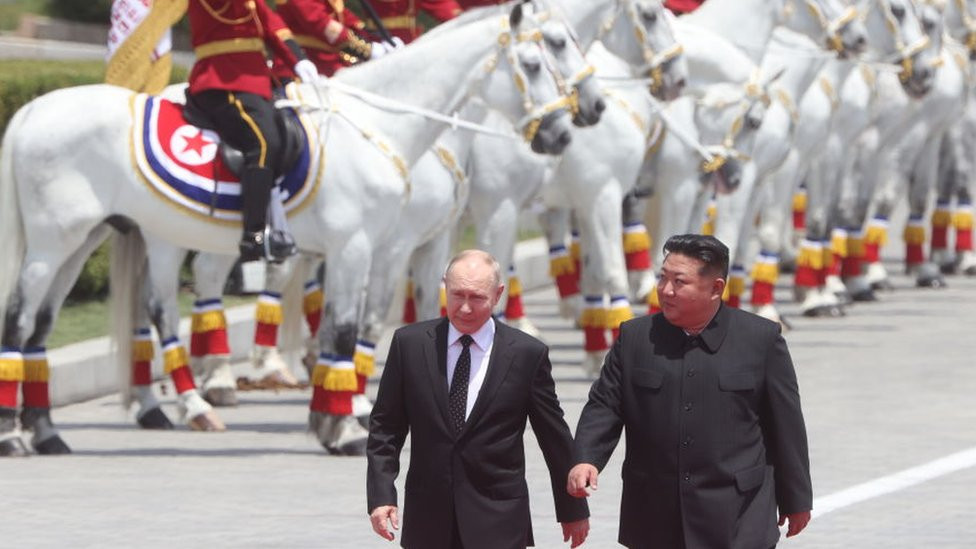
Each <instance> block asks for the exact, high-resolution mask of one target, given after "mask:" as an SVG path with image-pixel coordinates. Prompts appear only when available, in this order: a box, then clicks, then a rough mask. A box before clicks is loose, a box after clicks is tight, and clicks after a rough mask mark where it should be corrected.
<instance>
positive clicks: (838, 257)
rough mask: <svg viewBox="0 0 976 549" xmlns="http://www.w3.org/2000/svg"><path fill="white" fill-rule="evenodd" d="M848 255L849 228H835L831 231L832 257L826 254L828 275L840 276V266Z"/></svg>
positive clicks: (825, 263)
mask: <svg viewBox="0 0 976 549" xmlns="http://www.w3.org/2000/svg"><path fill="white" fill-rule="evenodd" d="M846 257H847V229H834V230H833V231H831V233H830V258H829V259H828V258H827V257H826V256H824V268H825V269H826V271H827V275H833V276H840V268H841V265H843V263H844V259H845V258H846Z"/></svg>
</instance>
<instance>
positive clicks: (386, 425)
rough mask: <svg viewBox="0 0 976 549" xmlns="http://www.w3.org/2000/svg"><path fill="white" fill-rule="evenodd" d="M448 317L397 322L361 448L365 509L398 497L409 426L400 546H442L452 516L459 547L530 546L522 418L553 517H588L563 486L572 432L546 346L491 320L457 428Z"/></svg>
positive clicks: (448, 534) (582, 504)
mask: <svg viewBox="0 0 976 549" xmlns="http://www.w3.org/2000/svg"><path fill="white" fill-rule="evenodd" d="M447 328H448V321H447V319H439V320H432V321H427V322H420V323H417V324H413V325H410V326H405V327H403V328H400V329H399V330H397V331H396V333H395V334H394V336H393V342H392V343H391V345H390V354H389V356H388V358H387V360H386V367H385V369H384V371H383V377H382V379H381V380H380V387H379V393H378V394H377V396H376V403H375V404H374V406H373V413H372V414H371V415H370V425H369V442H368V445H367V449H366V457H367V473H366V495H367V498H368V509H369V510H372V509H374V508H376V507H377V506H380V505H396V504H397V493H396V488H395V487H394V484H393V481H394V479H395V478H396V476H397V474H398V473H399V471H400V449H401V448H402V447H403V443H404V439H405V438H406V436H407V432H408V431H409V432H410V436H411V439H410V467H409V469H408V471H407V480H406V486H405V491H406V495H405V496H404V522H403V534H402V538H401V544H402V545H403V547H416V548H422V549H438V548H446V547H449V546H450V543H451V531H452V527H453V523H454V521H455V519H456V520H457V524H458V528H459V532H460V535H461V540H462V542H463V543H464V546H465V548H467V549H478V548H485V549H506V548H515V547H526V546H527V545H533V539H532V524H531V521H530V517H529V494H528V488H527V485H526V483H525V449H524V447H523V443H522V435H523V433H524V431H525V420H526V418H528V420H529V421H530V422H531V423H532V430H533V431H534V432H535V435H536V438H537V439H538V441H539V446H540V447H541V448H542V453H543V456H544V457H545V460H546V464H547V465H548V467H549V476H550V480H551V482H552V493H553V498H554V500H555V504H556V518H557V520H559V521H560V522H568V521H576V520H580V519H583V518H586V517H588V516H589V511H588V509H587V506H586V503H585V502H584V501H581V500H577V499H574V498H572V497H570V496H569V495H568V494H567V493H566V478H567V475H568V473H569V469H570V467H571V466H572V458H573V456H572V444H573V441H572V434H571V433H570V431H569V427H568V426H567V425H566V421H565V420H564V419H563V412H562V409H561V408H560V407H559V400H558V399H557V398H556V392H555V383H554V382H553V379H552V366H551V365H550V363H549V353H548V349H547V348H546V346H545V345H543V344H542V343H541V342H540V341H538V340H537V339H535V338H532V337H530V336H528V335H526V334H524V333H522V332H521V331H518V330H515V329H513V328H511V327H509V326H506V325H505V324H502V323H500V322H498V323H496V329H495V339H494V343H493V345H492V349H491V356H490V359H489V363H488V372H487V374H486V376H485V380H484V384H483V385H482V387H481V391H480V393H479V394H478V398H477V400H476V401H475V404H474V407H473V408H472V410H471V414H470V415H469V416H468V420H467V422H466V423H465V426H464V428H463V430H462V431H461V432H460V434H459V435H458V436H457V437H455V435H454V430H453V428H452V427H451V423H450V420H449V416H448V411H447V392H448V380H447Z"/></svg>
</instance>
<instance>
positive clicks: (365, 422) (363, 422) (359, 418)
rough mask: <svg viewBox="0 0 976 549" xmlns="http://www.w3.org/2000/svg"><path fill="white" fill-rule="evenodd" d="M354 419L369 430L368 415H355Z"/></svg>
mask: <svg viewBox="0 0 976 549" xmlns="http://www.w3.org/2000/svg"><path fill="white" fill-rule="evenodd" d="M356 421H358V422H359V424H360V425H362V426H363V429H366V430H369V416H356Z"/></svg>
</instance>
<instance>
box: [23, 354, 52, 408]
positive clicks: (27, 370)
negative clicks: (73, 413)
mask: <svg viewBox="0 0 976 549" xmlns="http://www.w3.org/2000/svg"><path fill="white" fill-rule="evenodd" d="M50 380H51V369H50V368H49V367H48V364H47V353H45V351H44V347H34V348H28V349H27V350H25V351H24V386H23V387H22V388H21V390H22V391H23V394H24V407H25V408H50V407H51V397H50V395H49V394H48V382H50Z"/></svg>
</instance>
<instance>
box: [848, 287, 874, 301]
mask: <svg viewBox="0 0 976 549" xmlns="http://www.w3.org/2000/svg"><path fill="white" fill-rule="evenodd" d="M851 299H853V300H854V301H857V302H862V303H863V302H868V301H877V300H878V295H877V294H875V293H874V290H872V289H870V288H867V289H865V290H861V291H859V292H855V293H854V294H852V295H851Z"/></svg>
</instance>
